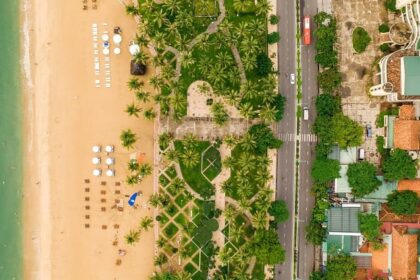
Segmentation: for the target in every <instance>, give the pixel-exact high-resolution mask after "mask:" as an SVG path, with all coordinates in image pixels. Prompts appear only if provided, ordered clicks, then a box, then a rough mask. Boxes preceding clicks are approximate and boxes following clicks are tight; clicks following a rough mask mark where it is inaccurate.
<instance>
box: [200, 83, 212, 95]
mask: <svg viewBox="0 0 420 280" xmlns="http://www.w3.org/2000/svg"><path fill="white" fill-rule="evenodd" d="M197 88H198V90H199V91H200V93H202V94H209V93H210V91H211V87H210V85H209V84H208V83H205V82H203V83H201V84H199V85H198V86H197Z"/></svg>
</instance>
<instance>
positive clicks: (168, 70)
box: [161, 64, 175, 80]
mask: <svg viewBox="0 0 420 280" xmlns="http://www.w3.org/2000/svg"><path fill="white" fill-rule="evenodd" d="M161 74H162V77H163V78H164V79H166V80H170V79H172V78H173V77H174V76H175V69H174V67H173V66H172V65H171V64H167V65H165V66H163V67H162V70H161Z"/></svg>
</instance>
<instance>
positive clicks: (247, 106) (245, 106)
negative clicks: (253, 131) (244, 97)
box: [239, 102, 255, 119]
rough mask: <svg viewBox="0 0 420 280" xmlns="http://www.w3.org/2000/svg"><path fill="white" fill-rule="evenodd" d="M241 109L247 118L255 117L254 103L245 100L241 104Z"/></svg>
mask: <svg viewBox="0 0 420 280" xmlns="http://www.w3.org/2000/svg"><path fill="white" fill-rule="evenodd" d="M239 111H240V112H241V115H242V116H244V118H246V119H251V118H253V117H254V114H255V113H254V108H252V104H251V103H249V102H245V103H242V104H241V105H239Z"/></svg>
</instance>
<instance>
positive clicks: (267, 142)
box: [248, 124, 282, 154]
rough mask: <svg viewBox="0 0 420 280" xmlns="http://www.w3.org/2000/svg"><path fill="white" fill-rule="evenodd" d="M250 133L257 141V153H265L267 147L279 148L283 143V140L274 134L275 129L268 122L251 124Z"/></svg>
mask: <svg viewBox="0 0 420 280" xmlns="http://www.w3.org/2000/svg"><path fill="white" fill-rule="evenodd" d="M248 134H250V135H251V136H252V137H253V138H254V139H255V141H256V145H255V152H256V153H257V154H265V153H266V152H267V149H278V148H280V146H281V144H282V141H281V140H279V139H277V138H276V137H275V136H274V134H273V131H272V130H271V129H270V128H269V127H268V125H266V124H256V125H253V126H251V127H250V128H249V130H248Z"/></svg>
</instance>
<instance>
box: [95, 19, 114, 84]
mask: <svg viewBox="0 0 420 280" xmlns="http://www.w3.org/2000/svg"><path fill="white" fill-rule="evenodd" d="M102 26H103V27H104V28H106V27H107V26H108V24H107V23H103V24H102ZM103 36H108V31H106V30H105V31H103V32H102V36H101V38H102V37H103ZM101 38H99V25H98V24H97V23H93V24H92V40H93V55H94V58H93V67H94V71H95V76H96V79H95V87H97V88H100V87H101V79H100V76H101V60H100V55H101V54H100V50H99V48H100V47H102V54H103V55H104V68H105V71H104V72H105V79H104V81H105V87H106V88H110V87H111V59H110V57H109V48H107V47H105V46H104V44H102V43H101ZM104 43H105V42H104Z"/></svg>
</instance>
